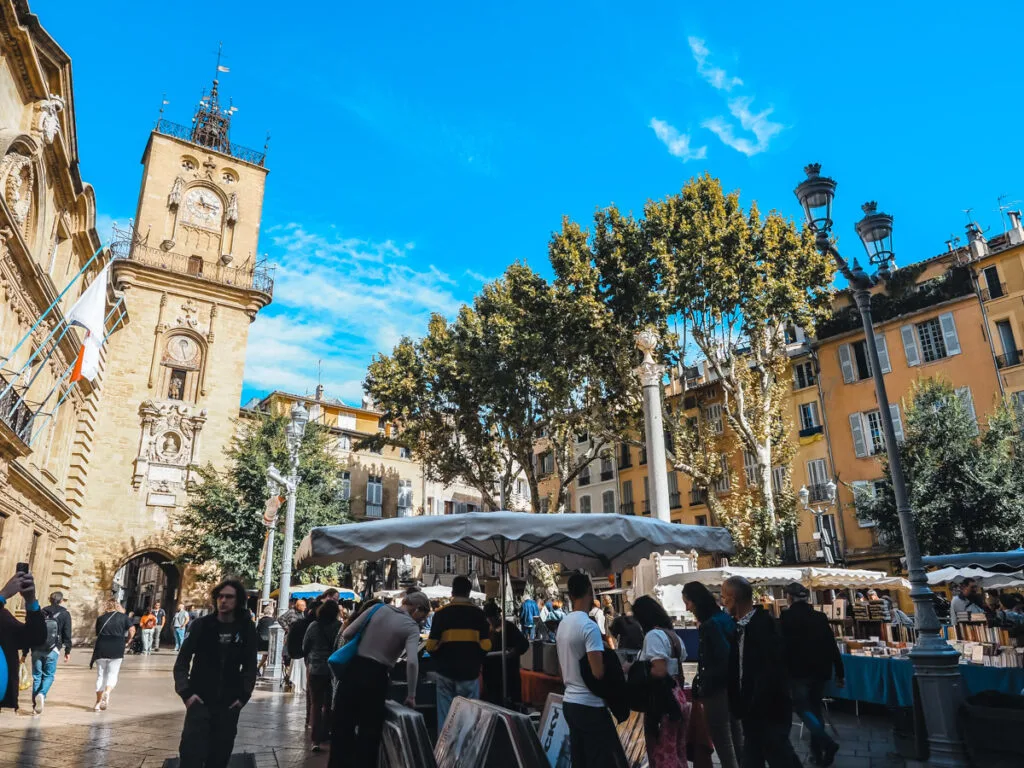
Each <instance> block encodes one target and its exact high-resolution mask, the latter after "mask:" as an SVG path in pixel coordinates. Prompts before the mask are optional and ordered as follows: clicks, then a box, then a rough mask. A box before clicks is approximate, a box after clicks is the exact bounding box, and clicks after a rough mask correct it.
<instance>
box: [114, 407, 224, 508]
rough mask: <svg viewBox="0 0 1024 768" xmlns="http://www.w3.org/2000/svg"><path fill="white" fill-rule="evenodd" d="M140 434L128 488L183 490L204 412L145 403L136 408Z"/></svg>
mask: <svg viewBox="0 0 1024 768" xmlns="http://www.w3.org/2000/svg"><path fill="white" fill-rule="evenodd" d="M139 417H140V427H141V434H140V436H139V453H138V456H137V457H136V458H135V473H134V475H133V477H132V486H133V487H135V488H136V489H138V488H141V487H142V485H143V483H145V484H147V485H148V487H149V490H151V491H153V492H156V493H161V494H174V493H176V492H178V491H181V490H184V489H185V485H186V483H187V481H188V467H189V465H190V464H192V463H193V461H194V460H195V458H196V455H197V450H198V447H199V436H200V433H201V432H202V430H203V425H204V424H205V423H206V409H205V408H204V409H201V410H198V409H195V408H193V407H192V406H190V405H186V404H183V403H157V402H154V401H152V400H147V401H145V402H144V403H143V404H142V405H141V406H140V407H139Z"/></svg>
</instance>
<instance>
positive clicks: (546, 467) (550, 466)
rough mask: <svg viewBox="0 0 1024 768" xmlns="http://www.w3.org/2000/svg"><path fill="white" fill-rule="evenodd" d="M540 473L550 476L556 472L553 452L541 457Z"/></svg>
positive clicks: (543, 454)
mask: <svg viewBox="0 0 1024 768" xmlns="http://www.w3.org/2000/svg"><path fill="white" fill-rule="evenodd" d="M540 471H541V474H542V475H550V474H551V473H552V472H554V471H555V454H553V453H552V452H551V451H547V452H546V453H542V454H541V455H540Z"/></svg>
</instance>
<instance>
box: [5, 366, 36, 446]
mask: <svg viewBox="0 0 1024 768" xmlns="http://www.w3.org/2000/svg"><path fill="white" fill-rule="evenodd" d="M9 383H10V382H9V381H8V380H7V379H5V378H4V377H3V376H0V392H5V391H6V394H5V395H3V396H2V397H0V421H3V423H4V424H6V425H7V426H8V427H9V428H10V430H11V431H12V432H14V434H15V435H17V437H18V439H19V440H21V442H23V443H25V445H28V443H29V440H30V434H31V432H32V429H31V427H32V409H31V408H29V406H28V404H27V403H26V402H25V401H24V400H20V398H21V395H22V393H21V392H20V391H19V390H18V389H17V388H15V387H11V388H10V390H8V389H7V385H8V384H9Z"/></svg>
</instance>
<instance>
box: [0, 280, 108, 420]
mask: <svg viewBox="0 0 1024 768" xmlns="http://www.w3.org/2000/svg"><path fill="white" fill-rule="evenodd" d="M123 298H124V297H119V298H118V300H117V303H116V304H114V306H112V307H111V308H110V311H109V312H108V313H107V316H106V317H105V318H103V324H104V325H106V324H107V321H108V320H109V319H110V316H111V315H113V314H114V310H115V309H117V308H118V307H119V306H121V301H122V300H123ZM119 319H120V318H119ZM70 330H71V326H70V325H67V326H65V327H64V332H63V333H61V335H60V338H58V339H57V341H56V342H54V345H53V348H52V349H51V350H50V351H49V353H48V354H47V355H46V357H44V358H43V359H42V361H40V363H39V367H38V368H36V371H35V373H33V374H32V378H31V379H29V380H28V384H26V385H25V390H24V391H23V392H22V393H21V394H20V395H19V396H18V399H17V401H16V402H15V403H14V407H13V408H11V412H10V413H8V414H7V418H8V419H9V418H11V416H13V415H14V412H15V411H17V410H18V406H19V405H21V404H22V403H23V402H24V401H25V395H26V394H28V391H29V390H30V389H32V385H33V384H35V382H36V379H37V378H38V377H39V374H40V373H42V371H43V368H44V367H45V365H46V361H47V360H49V359H50V358H51V357H52V356H53V353H54V352H55V351H56V349H57V346H58V345H59V344H60V342H61V339H63V338H64V337H65V336H66V335H67V332H68V331H70ZM56 331H57V329H56V328H54V329H53V331H51V332H50V336H53V334H54V333H56ZM108 336H109V334H108ZM46 341H49V338H47V340H46ZM46 341H44V342H43V345H44V346H45V344H46ZM101 344H102V342H101ZM39 349H42V347H40V348H39ZM36 354H38V352H36ZM31 362H32V358H29V362H28V363H26V364H25V366H24V367H23V368H22V369H21V370H20V371H18V375H17V376H15V377H14V380H13V381H11V383H10V384H8V385H7V389H5V390H4V391H3V392H2V393H0V400H3V398H4V395H6V394H7V393H8V392H9V391H10V390H11V388H12V387H13V386H14V385H15V383H16V382H17V381H18V379H20V378H21V374H22V373H23V372H24V370H25V368H27V367H28V366H29V365H31ZM72 367H74V366H72ZM50 393H51V394H52V393H53V390H50ZM49 399H50V395H47V396H46V399H45V400H43V402H42V403H40V404H39V407H40V408H42V407H43V405H45V404H46V400H49Z"/></svg>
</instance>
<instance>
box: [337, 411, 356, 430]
mask: <svg viewBox="0 0 1024 768" xmlns="http://www.w3.org/2000/svg"><path fill="white" fill-rule="evenodd" d="M355 428H356V417H355V416H353V415H351V414H349V413H339V414H338V429H355Z"/></svg>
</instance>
